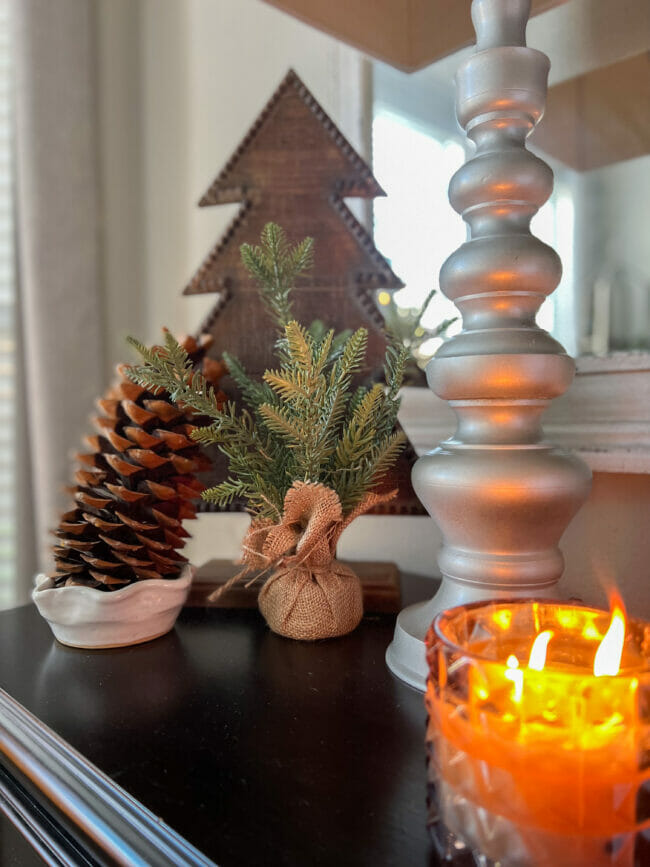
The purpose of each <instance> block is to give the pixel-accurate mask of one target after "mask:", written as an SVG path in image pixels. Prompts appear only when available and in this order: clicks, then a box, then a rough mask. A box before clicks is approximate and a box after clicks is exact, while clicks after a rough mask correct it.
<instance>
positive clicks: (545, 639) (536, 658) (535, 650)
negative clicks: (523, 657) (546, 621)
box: [528, 629, 553, 671]
mask: <svg viewBox="0 0 650 867" xmlns="http://www.w3.org/2000/svg"><path fill="white" fill-rule="evenodd" d="M551 638H553V631H552V630H551V629H546V630H544V632H540V633H539V635H538V636H537V638H536V639H535V641H533V646H532V647H531V649H530V658H529V660H528V668H532V669H533V670H534V671H543V670H544V666H545V665H546V651H547V649H548V643H549V641H550V640H551Z"/></svg>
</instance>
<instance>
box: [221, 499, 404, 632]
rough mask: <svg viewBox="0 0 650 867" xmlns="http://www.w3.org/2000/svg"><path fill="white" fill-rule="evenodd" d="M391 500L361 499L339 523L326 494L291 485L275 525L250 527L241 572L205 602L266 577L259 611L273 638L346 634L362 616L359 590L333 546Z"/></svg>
mask: <svg viewBox="0 0 650 867" xmlns="http://www.w3.org/2000/svg"><path fill="white" fill-rule="evenodd" d="M395 493H396V492H395V491H390V492H388V493H381V494H380V493H377V492H371V493H369V494H366V496H365V497H364V498H363V500H362V501H361V502H360V503H358V505H356V506H355V507H354V509H352V511H351V512H349V513H348V514H347V515H346V516H345V517H344V516H343V511H342V509H341V502H340V500H339V498H338V494H337V493H336V492H335V491H333V490H332V489H331V488H328V487H327V486H326V485H322V484H320V483H318V482H294V483H293V485H292V486H291V488H289V490H288V491H287V494H286V496H285V498H284V511H283V513H282V515H281V516H280V519H279V520H278V521H271V520H270V519H268V518H264V519H258V520H256V521H253V522H252V524H251V525H250V527H249V529H248V532H247V534H246V538H245V539H244V543H243V555H242V563H243V564H244V567H245V568H244V569H243V571H242V572H241V573H240V574H239V575H236V576H235V577H234V578H233V579H231V580H230V581H229V582H228V583H227V584H225V585H224V586H223V587H222V588H221V589H220V590H218V591H217V593H213V594H212V596H211V597H210V598H211V599H214V598H216V597H217V596H219V595H221V593H223V592H224V591H226V590H227V589H228V588H229V587H231V586H232V585H233V583H235V582H236V581H238V580H241V579H242V578H244V577H245V576H246V575H250V574H251V573H255V572H257V573H258V574H259V572H262V573H267V574H269V573H270V577H269V578H268V579H267V580H266V582H265V584H264V586H263V587H262V589H261V590H260V595H259V600H258V603H259V607H260V611H261V612H262V614H263V615H264V617H265V618H266V622H267V623H268V624H269V626H270V627H271V629H272V630H273V631H274V632H277V633H278V635H284V636H286V637H287V638H298V639H302V640H303V641H305V640H306V641H315V640H316V639H317V638H334V637H335V636H337V635H345V634H346V633H347V632H351V631H352V630H353V629H355V628H356V626H358V624H359V621H360V620H361V617H362V615H363V599H362V595H361V583H360V581H359V579H358V578H357V576H356V575H355V574H354V572H353V571H352V569H350V568H349V567H348V566H344V565H343V564H342V563H339V562H338V560H336V557H335V554H336V545H337V543H338V540H339V538H340V536H341V533H342V532H343V530H344V529H345V528H346V527H347V526H348V525H349V524H350V523H351V522H352V521H353V520H354V519H355V518H356V517H357V516H358V515H362V514H363V513H364V512H367V511H368V509H372V508H373V506H375V505H376V504H377V503H380V502H384V501H386V500H390V499H391V498H392V497H394V496H395ZM253 580H255V579H253Z"/></svg>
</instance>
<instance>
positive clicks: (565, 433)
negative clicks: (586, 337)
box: [400, 352, 650, 473]
mask: <svg viewBox="0 0 650 867" xmlns="http://www.w3.org/2000/svg"><path fill="white" fill-rule="evenodd" d="M577 368H578V369H577V373H576V377H575V380H574V382H573V385H572V386H571V388H570V389H569V390H568V392H567V393H566V394H564V395H562V397H560V398H558V399H557V400H554V401H553V402H552V403H551V405H550V407H549V409H548V411H547V412H546V414H545V416H544V432H545V434H546V436H547V437H548V439H549V440H550V441H552V442H554V443H557V444H558V445H561V446H564V447H565V448H570V449H572V450H573V451H575V452H576V453H577V454H579V455H580V457H582V458H583V460H585V461H586V462H587V463H588V464H589V466H590V467H591V469H592V470H593V471H594V472H601V473H650V353H645V352H618V353H613V354H611V355H608V356H603V357H598V356H587V355H585V356H581V357H580V358H579V359H578V361H577ZM400 421H401V423H402V425H403V426H404V429H405V430H406V432H407V434H408V435H409V437H410V439H411V442H412V443H413V445H414V447H415V449H416V451H417V453H418V454H423V453H424V452H427V451H429V450H430V449H432V448H434V447H435V446H436V445H437V444H438V443H439V442H441V441H442V440H444V439H447V437H449V436H450V435H451V434H452V433H453V431H454V429H455V417H454V414H453V412H452V410H451V409H450V408H449V407H448V405H447V403H446V402H445V401H442V400H440V398H438V397H436V395H434V394H433V393H432V392H431V391H429V389H427V388H406V389H404V397H403V401H402V409H401V410H400Z"/></svg>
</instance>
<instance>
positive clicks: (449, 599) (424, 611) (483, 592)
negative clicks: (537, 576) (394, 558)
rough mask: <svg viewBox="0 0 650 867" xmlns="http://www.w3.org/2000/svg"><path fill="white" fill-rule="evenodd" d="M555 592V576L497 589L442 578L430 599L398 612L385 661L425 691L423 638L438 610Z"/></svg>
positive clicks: (425, 671) (426, 670) (540, 595)
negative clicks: (545, 581) (544, 581)
mask: <svg viewBox="0 0 650 867" xmlns="http://www.w3.org/2000/svg"><path fill="white" fill-rule="evenodd" d="M558 595H559V594H558V590H557V582H556V581H555V580H554V581H553V582H552V583H551V584H544V585H539V586H531V585H527V586H525V587H519V588H512V587H509V588H507V589H504V590H501V591H500V590H499V589H497V588H495V587H494V586H492V587H490V586H486V585H479V584H475V585H473V586H472V585H471V584H469V583H462V584H461V583H460V582H458V581H450V580H449V579H448V578H443V580H442V584H441V585H440V589H439V590H438V592H437V593H436V594H435V596H434V597H433V598H432V599H427V600H426V601H425V602H417V603H416V604H415V605H409V606H408V608H404V609H402V611H400V613H399V614H398V615H397V621H396V623H395V633H394V635H393V640H392V641H391V643H390V644H389V645H388V649H387V650H386V665H387V666H388V668H389V670H390V671H391V672H392V673H393V674H394V675H395V677H398V678H399V679H400V680H403V681H404V683H407V684H408V685H409V686H412V687H413V688H414V689H417V690H419V691H420V692H424V691H425V689H426V682H427V675H428V667H427V660H426V650H425V644H424V639H425V636H426V634H427V632H428V631H429V627H430V626H431V623H432V621H433V619H434V617H435V616H436V615H437V614H439V613H440V612H441V611H444V610H445V609H447V608H455V607H456V606H457V605H469V604H470V603H472V602H480V601H482V600H484V599H497V598H507V599H514V598H518V599H530V598H535V599H542V598H547V599H548V598H551V599H557V598H558Z"/></svg>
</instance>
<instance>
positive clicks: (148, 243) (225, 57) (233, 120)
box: [99, 0, 370, 376]
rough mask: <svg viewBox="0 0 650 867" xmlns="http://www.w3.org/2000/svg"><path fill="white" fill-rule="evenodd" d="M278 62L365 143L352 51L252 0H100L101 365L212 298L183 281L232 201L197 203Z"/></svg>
mask: <svg viewBox="0 0 650 867" xmlns="http://www.w3.org/2000/svg"><path fill="white" fill-rule="evenodd" d="M289 67H293V68H294V69H295V70H296V72H297V73H298V74H299V75H300V76H301V77H302V78H303V80H304V81H305V84H306V85H307V86H308V87H309V88H310V89H311V90H312V91H313V93H314V95H315V96H316V98H317V99H318V100H319V101H320V102H321V103H322V104H323V107H324V108H325V110H326V111H327V112H328V113H330V114H331V116H332V118H333V120H334V121H335V122H336V123H337V124H338V125H339V126H340V127H341V129H342V130H343V132H344V134H345V135H346V136H347V137H348V138H349V139H350V141H351V142H352V144H353V145H354V146H355V147H357V148H358V149H359V150H360V151H362V152H363V151H364V150H366V145H365V142H366V141H367V139H368V136H367V130H368V129H369V110H370V105H369V101H368V100H367V98H366V92H365V90H364V86H363V85H364V80H365V70H364V58H363V56H362V55H361V54H359V53H358V52H357V51H355V50H353V49H351V48H348V47H347V46H344V45H342V44H340V43H338V42H337V41H336V40H334V39H332V38H330V37H328V36H325V35H323V34H321V33H318V32H317V31H316V30H313V29H311V28H309V27H307V26H306V25H304V24H301V23H299V22H298V21H295V20H294V19H293V18H291V17H289V16H287V15H285V14H283V13H282V12H279V11H277V10H275V9H273V8H271V7H270V6H267V5H266V4H265V3H263V2H261V0H173V2H161V0H100V34H99V81H100V116H101V135H100V138H101V142H102V147H101V154H100V157H101V166H102V190H103V204H104V210H105V221H104V245H105V250H104V273H105V295H106V318H105V323H106V329H107V335H108V346H109V365H108V367H109V369H110V368H111V367H112V366H113V365H114V364H115V363H116V362H117V361H119V360H121V359H124V356H125V349H124V336H125V334H127V333H133V332H135V333H137V334H138V335H141V336H142V337H144V338H145V339H146V340H147V341H152V340H155V339H157V338H158V337H159V335H160V329H161V328H162V326H164V325H167V326H169V327H170V328H171V329H172V330H174V331H176V332H180V331H193V330H194V329H195V328H196V327H197V326H198V325H199V324H200V322H201V320H202V318H203V316H204V314H205V313H206V312H207V311H208V310H209V309H210V307H211V306H212V304H214V302H215V296H198V297H196V296H195V297H183V296H182V295H181V292H182V289H183V287H184V286H185V284H186V283H187V281H188V280H189V278H190V277H191V276H192V274H193V273H194V271H195V270H196V268H198V266H199V265H200V264H201V261H202V259H203V257H204V256H205V254H206V253H207V252H208V250H209V249H210V247H211V246H212V245H213V244H214V243H215V242H216V240H217V239H218V237H219V236H220V234H221V232H222V231H223V230H224V229H225V227H226V226H227V224H228V222H229V221H230V219H231V218H232V217H233V216H234V213H236V210H237V206H236V205H226V206H221V207H214V208H198V207H197V203H198V200H199V198H200V196H201V195H202V193H203V192H204V191H205V190H206V189H207V187H208V186H209V184H210V183H211V182H212V180H213V179H214V177H215V175H216V174H217V173H218V172H219V171H220V170H221V168H222V166H223V165H224V163H225V162H226V161H227V160H228V158H229V157H230V155H231V153H232V151H233V150H234V149H235V147H236V146H237V144H238V143H239V141H240V140H241V139H242V138H243V136H244V135H245V133H246V132H247V130H248V128H249V127H250V125H251V124H252V122H253V121H254V120H255V118H256V117H257V115H258V114H259V112H260V111H261V110H262V108H263V107H264V105H265V103H266V101H267V100H268V99H269V98H270V96H271V95H272V93H273V92H274V90H275V88H276V87H277V85H278V84H279V83H280V81H281V80H282V78H283V77H284V75H285V73H286V72H287V70H288V69H289ZM107 376H108V372H107Z"/></svg>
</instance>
